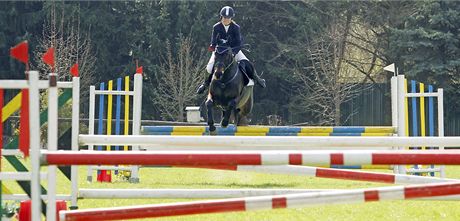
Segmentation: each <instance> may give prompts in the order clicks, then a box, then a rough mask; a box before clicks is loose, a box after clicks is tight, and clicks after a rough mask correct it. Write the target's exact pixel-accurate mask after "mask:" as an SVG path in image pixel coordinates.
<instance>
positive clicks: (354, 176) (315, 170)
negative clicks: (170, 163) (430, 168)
mask: <svg viewBox="0 0 460 221" xmlns="http://www.w3.org/2000/svg"><path fill="white" fill-rule="evenodd" d="M220 169H225V168H222V167H221V168H220ZM226 169H228V170H236V171H250V172H260V173H272V174H290V175H301V176H308V177H318V178H331V179H342V180H355V181H368V182H378V183H391V184H423V183H442V182H460V180H457V179H445V178H444V179H441V178H438V177H427V176H414V175H405V174H390V173H378V172H368V171H357V170H345V169H333V168H319V167H309V166H292V165H287V166H284V165H283V166H232V167H227V168H226Z"/></svg>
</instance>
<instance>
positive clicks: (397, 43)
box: [390, 1, 460, 116]
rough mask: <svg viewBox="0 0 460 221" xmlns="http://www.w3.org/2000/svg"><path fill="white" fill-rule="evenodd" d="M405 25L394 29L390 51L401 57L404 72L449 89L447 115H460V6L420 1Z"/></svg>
mask: <svg viewBox="0 0 460 221" xmlns="http://www.w3.org/2000/svg"><path fill="white" fill-rule="evenodd" d="M415 6H416V7H417V10H414V11H413V12H412V14H411V15H410V16H407V17H406V18H405V20H404V26H402V27H397V28H393V29H392V30H391V36H390V38H391V41H390V42H391V44H390V52H392V53H393V54H394V55H396V56H397V57H400V58H401V60H402V62H400V68H402V71H400V72H402V73H404V74H406V75H408V76H410V77H412V78H414V79H416V80H417V81H420V82H425V83H430V84H434V85H436V86H437V87H443V88H445V89H446V94H447V95H446V96H445V98H446V99H447V102H446V104H448V105H446V107H447V110H446V111H445V113H448V114H452V115H453V116H454V115H455V113H459V112H458V110H459V108H458V107H459V106H460V102H459V100H458V99H457V98H458V96H459V92H458V87H459V86H460V84H459V83H460V82H459V76H460V39H459V37H460V31H459V30H460V14H458V11H459V10H460V3H459V2H455V1H424V2H416V3H415Z"/></svg>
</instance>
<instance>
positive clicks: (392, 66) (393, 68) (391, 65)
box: [383, 63, 395, 73]
mask: <svg viewBox="0 0 460 221" xmlns="http://www.w3.org/2000/svg"><path fill="white" fill-rule="evenodd" d="M383 70H385V71H389V72H393V73H395V63H393V64H390V65H388V66H386V67H384V68H383Z"/></svg>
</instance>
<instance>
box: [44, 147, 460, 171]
mask: <svg viewBox="0 0 460 221" xmlns="http://www.w3.org/2000/svg"><path fill="white" fill-rule="evenodd" d="M41 163H42V164H43V165H99V164H100V165H117V164H127V165H156V166H158V165H162V166H186V167H194V166H234V165H289V164H290V165H305V166H316V165H331V164H334V165H397V164H444V165H460V151H458V150H444V151H439V150H432V151H428V150H424V151H416V150H406V151H260V152H255V151H253V152H238V151H226V152H216V151H214V152H212V151H195V152H191V151H188V152H186V151H183V152H181V151H169V152H168V151H149V152H140V151H133V152H91V151H44V152H43V154H42V157H41Z"/></svg>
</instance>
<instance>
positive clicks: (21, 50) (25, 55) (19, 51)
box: [10, 41, 29, 64]
mask: <svg viewBox="0 0 460 221" xmlns="http://www.w3.org/2000/svg"><path fill="white" fill-rule="evenodd" d="M10 55H11V57H13V58H16V59H18V60H19V61H21V62H22V63H24V64H27V63H28V62H29V44H28V43H27V41H23V42H21V43H19V44H17V45H16V46H14V47H12V48H11V49H10Z"/></svg>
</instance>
